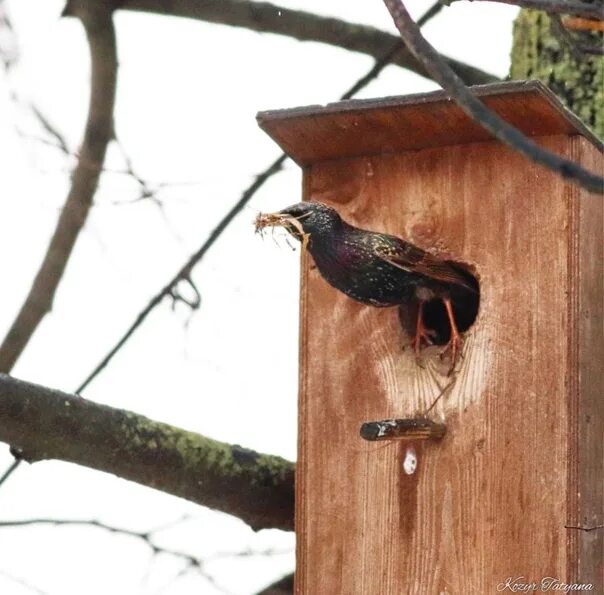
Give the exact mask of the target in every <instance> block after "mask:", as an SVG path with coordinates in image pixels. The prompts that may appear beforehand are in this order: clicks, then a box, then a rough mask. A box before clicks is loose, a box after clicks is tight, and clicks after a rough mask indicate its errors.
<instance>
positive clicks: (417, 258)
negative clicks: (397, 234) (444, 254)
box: [374, 238, 476, 291]
mask: <svg viewBox="0 0 604 595" xmlns="http://www.w3.org/2000/svg"><path fill="white" fill-rule="evenodd" d="M394 239H396V242H392V243H389V244H383V243H379V244H376V245H375V246H374V252H375V254H376V255H377V256H379V257H380V258H382V259H383V260H385V261H386V262H388V263H390V264H391V265H393V266H395V267H397V268H399V269H402V270H403V271H407V272H409V273H417V274H418V275H424V276H426V277H429V278H430V279H434V280H435V281H441V282H443V283H452V284H454V285H460V286H461V287H465V288H466V289H469V290H470V291H476V289H475V288H474V287H472V286H471V285H470V283H469V282H468V279H467V278H466V277H465V276H464V275H463V273H461V272H460V271H459V269H458V268H457V267H455V266H454V265H452V264H451V263H450V262H449V261H446V260H441V259H440V258H437V257H436V256H432V254H430V253H429V252H426V251H425V250H422V249H421V248H418V247H417V246H414V245H413V244H410V243H409V242H405V241H403V240H401V239H399V238H394Z"/></svg>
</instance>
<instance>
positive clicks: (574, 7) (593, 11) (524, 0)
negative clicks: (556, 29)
mask: <svg viewBox="0 0 604 595" xmlns="http://www.w3.org/2000/svg"><path fill="white" fill-rule="evenodd" d="M455 1H457V0H455ZM466 1H469V2H481V1H482V2H497V3H498V4H511V5H512V6H520V7H521V8H531V9H533V10H542V11H543V12H547V13H549V14H574V15H577V16H579V17H584V18H586V19H602V18H603V17H604V10H603V8H602V4H601V3H600V2H594V3H593V4H591V3H589V2H578V1H576V0H466Z"/></svg>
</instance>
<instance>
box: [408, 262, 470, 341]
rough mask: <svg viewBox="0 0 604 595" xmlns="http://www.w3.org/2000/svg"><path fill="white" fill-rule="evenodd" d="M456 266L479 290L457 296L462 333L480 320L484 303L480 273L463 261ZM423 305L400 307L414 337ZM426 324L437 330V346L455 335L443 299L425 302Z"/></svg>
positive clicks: (456, 310) (457, 317)
mask: <svg viewBox="0 0 604 595" xmlns="http://www.w3.org/2000/svg"><path fill="white" fill-rule="evenodd" d="M455 265H456V266H457V267H458V268H459V269H462V270H463V271H465V273H466V278H467V281H468V285H470V286H471V287H473V288H474V289H475V293H468V294H465V295H464V297H463V299H461V298H460V299H455V298H454V299H453V300H452V306H453V313H454V315H455V322H456V324H457V329H458V330H459V332H460V333H464V332H465V331H467V330H468V329H469V328H470V327H471V326H472V325H473V324H474V322H475V321H476V317H477V316H478V308H479V306H480V284H479V282H478V279H477V278H476V276H475V275H474V274H473V273H471V272H470V267H469V266H468V265H466V264H464V263H461V262H455ZM418 309H419V304H409V305H406V304H405V305H402V306H400V307H399V318H400V321H401V325H402V327H403V330H404V331H405V333H406V334H407V335H409V336H410V337H414V336H415V331H416V323H417V314H418ZM423 322H424V326H425V327H426V328H427V329H428V330H429V331H432V332H434V335H433V337H432V341H433V343H434V344H435V345H446V344H447V342H448V341H449V339H450V338H451V325H450V324H449V318H448V316H447V310H446V309H445V305H444V303H443V301H442V300H441V299H440V298H436V299H433V300H430V301H428V302H426V303H425V304H424V312H423Z"/></svg>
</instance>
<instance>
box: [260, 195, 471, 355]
mask: <svg viewBox="0 0 604 595" xmlns="http://www.w3.org/2000/svg"><path fill="white" fill-rule="evenodd" d="M276 226H280V227H284V228H285V229H286V230H287V231H288V232H289V233H290V234H291V235H293V236H294V237H295V238H296V239H298V240H300V241H301V242H302V245H303V247H307V248H308V250H309V252H310V253H311V255H312V257H313V259H314V261H315V264H316V265H317V268H318V269H319V272H320V273H321V275H322V276H323V278H324V279H325V280H326V281H327V282H328V283H329V284H330V285H332V286H333V287H335V288H336V289H338V290H340V291H341V292H343V293H345V294H346V295H347V296H349V297H351V298H353V299H354V300H356V301H358V302H361V303H363V304H368V305H371V306H377V307H387V306H401V305H405V304H417V321H416V325H415V337H414V339H413V343H412V344H413V347H414V349H415V353H416V354H418V353H419V350H420V347H421V344H422V342H426V343H428V344H432V343H433V337H434V335H435V334H436V333H435V331H434V330H432V329H430V328H428V327H427V326H426V325H425V324H424V308H425V305H426V304H428V303H433V302H434V300H440V301H442V303H443V304H444V308H445V312H446V316H447V321H448V324H449V335H448V338H449V340H448V343H447V347H446V348H445V350H444V351H443V353H445V352H446V351H448V350H450V352H451V358H452V366H454V365H455V358H456V355H457V353H458V351H459V349H460V347H461V345H462V340H461V336H460V332H459V327H458V324H457V323H456V316H455V309H454V304H456V305H457V304H459V303H461V302H463V301H464V300H466V299H469V300H470V301H472V302H474V303H477V302H476V300H477V294H478V286H477V283H476V280H475V279H474V278H473V277H472V276H471V275H470V274H469V273H467V272H466V271H465V270H464V269H462V268H461V267H460V266H459V265H457V264H456V263H454V262H452V261H450V260H443V259H439V258H437V257H435V256H433V255H431V254H429V253H428V252H426V251H425V250H422V249H421V248H418V247H417V246H414V245H413V244H411V243H409V242H406V241H405V240H402V239H400V238H398V237H396V236H392V235H388V234H385V233H376V232H373V231H368V230H364V229H359V228H358V227H354V226H352V225H350V224H348V223H346V222H345V221H344V220H343V219H342V218H341V217H340V215H339V214H338V213H337V211H336V210H335V209H333V208H331V207H328V206H327V205H324V204H322V203H319V202H301V203H297V204H295V205H293V206H291V207H288V208H286V209H283V210H281V211H278V212H277V213H270V214H261V215H258V218H257V219H256V230H262V229H264V228H265V227H276ZM467 326H469V325H466V328H467Z"/></svg>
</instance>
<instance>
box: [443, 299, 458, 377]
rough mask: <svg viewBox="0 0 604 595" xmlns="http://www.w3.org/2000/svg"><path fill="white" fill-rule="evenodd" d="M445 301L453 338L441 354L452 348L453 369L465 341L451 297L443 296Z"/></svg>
mask: <svg viewBox="0 0 604 595" xmlns="http://www.w3.org/2000/svg"><path fill="white" fill-rule="evenodd" d="M443 303H444V304H445V308H446V310H447V316H448V317H449V325H450V326H451V338H450V339H449V342H448V343H447V346H446V347H445V349H444V350H443V352H442V354H441V355H444V354H445V353H447V351H449V350H451V370H452V369H453V368H454V367H455V358H456V356H457V351H458V350H459V349H461V346H462V344H463V341H462V339H461V335H460V334H459V331H458V330H457V324H456V323H455V315H454V313H453V306H452V305H451V298H443Z"/></svg>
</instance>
